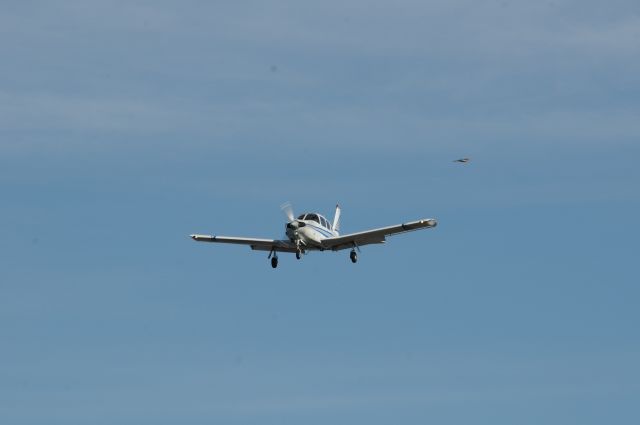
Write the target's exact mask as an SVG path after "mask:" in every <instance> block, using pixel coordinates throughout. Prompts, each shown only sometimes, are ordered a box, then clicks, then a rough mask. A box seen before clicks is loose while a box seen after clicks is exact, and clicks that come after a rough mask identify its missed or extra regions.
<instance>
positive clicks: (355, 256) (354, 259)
mask: <svg viewBox="0 0 640 425" xmlns="http://www.w3.org/2000/svg"><path fill="white" fill-rule="evenodd" d="M349 258H351V262H352V263H355V262H357V261H358V254H356V252H355V251H351V254H349Z"/></svg>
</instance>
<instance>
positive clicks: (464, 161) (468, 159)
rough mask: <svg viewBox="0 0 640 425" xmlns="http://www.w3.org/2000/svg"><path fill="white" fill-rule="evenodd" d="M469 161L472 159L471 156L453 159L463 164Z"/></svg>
mask: <svg viewBox="0 0 640 425" xmlns="http://www.w3.org/2000/svg"><path fill="white" fill-rule="evenodd" d="M469 161H471V158H460V159H454V160H453V162H460V163H462V164H466V163H467V162H469Z"/></svg>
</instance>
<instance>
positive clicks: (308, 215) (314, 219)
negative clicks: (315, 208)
mask: <svg viewBox="0 0 640 425" xmlns="http://www.w3.org/2000/svg"><path fill="white" fill-rule="evenodd" d="M305 220H313V221H315V222H316V223H320V220H318V216H317V215H316V214H307V217H306V218H305Z"/></svg>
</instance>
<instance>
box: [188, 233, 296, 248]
mask: <svg viewBox="0 0 640 425" xmlns="http://www.w3.org/2000/svg"><path fill="white" fill-rule="evenodd" d="M190 236H191V239H193V240H194V241H196V242H218V243H232V244H238V245H249V246H250V247H251V249H253V250H256V251H272V250H275V251H277V252H296V246H295V245H294V244H293V243H291V242H289V241H287V240H276V239H257V238H238V237H233V236H212V235H190Z"/></svg>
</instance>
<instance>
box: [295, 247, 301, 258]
mask: <svg viewBox="0 0 640 425" xmlns="http://www.w3.org/2000/svg"><path fill="white" fill-rule="evenodd" d="M301 258H302V250H301V249H300V248H298V249H297V250H296V259H297V260H299V259H301Z"/></svg>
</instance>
